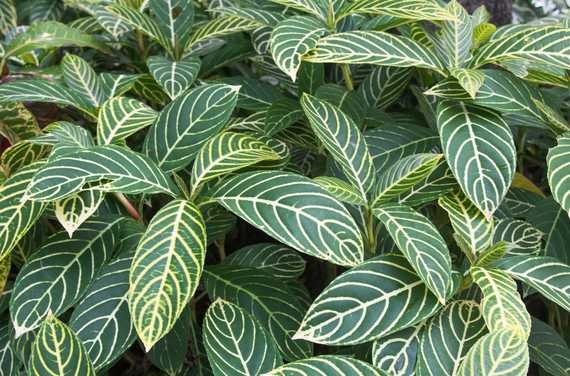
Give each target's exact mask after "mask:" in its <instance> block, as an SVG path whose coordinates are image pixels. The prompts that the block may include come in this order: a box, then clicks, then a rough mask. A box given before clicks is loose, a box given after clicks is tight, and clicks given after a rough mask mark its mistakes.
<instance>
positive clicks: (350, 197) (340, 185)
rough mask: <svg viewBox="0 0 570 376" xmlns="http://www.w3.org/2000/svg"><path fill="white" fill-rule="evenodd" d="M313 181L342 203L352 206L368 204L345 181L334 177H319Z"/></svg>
mask: <svg viewBox="0 0 570 376" xmlns="http://www.w3.org/2000/svg"><path fill="white" fill-rule="evenodd" d="M313 181H314V182H315V183H317V184H318V185H320V186H321V187H323V188H324V189H325V190H326V191H327V192H328V193H330V194H331V195H332V196H333V197H334V198H336V199H337V200H339V201H340V202H346V203H348V204H352V205H365V204H366V201H364V200H363V199H362V197H361V196H360V194H359V193H358V191H357V190H356V188H354V187H353V186H352V185H350V184H349V183H347V182H345V181H344V180H341V179H338V178H335V177H332V176H317V177H316V178H314V179H313Z"/></svg>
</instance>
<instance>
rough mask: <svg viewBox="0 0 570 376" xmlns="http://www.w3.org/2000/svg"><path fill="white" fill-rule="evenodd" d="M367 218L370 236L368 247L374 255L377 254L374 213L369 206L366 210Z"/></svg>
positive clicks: (367, 230)
mask: <svg viewBox="0 0 570 376" xmlns="http://www.w3.org/2000/svg"><path fill="white" fill-rule="evenodd" d="M364 215H365V220H366V237H367V238H368V247H369V248H370V253H371V254H372V255H375V254H376V234H375V233H374V214H373V213H372V209H371V208H369V207H367V208H366V209H365V212H364Z"/></svg>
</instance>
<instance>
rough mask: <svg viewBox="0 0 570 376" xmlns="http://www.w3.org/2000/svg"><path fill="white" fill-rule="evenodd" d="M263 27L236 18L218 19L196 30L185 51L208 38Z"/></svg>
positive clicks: (247, 20) (252, 21) (253, 21)
mask: <svg viewBox="0 0 570 376" xmlns="http://www.w3.org/2000/svg"><path fill="white" fill-rule="evenodd" d="M260 26H263V24H262V23H260V22H259V21H255V20H251V19H246V18H242V17H236V16H223V17H218V18H215V19H213V20H211V21H210V22H208V23H206V24H204V25H202V26H200V27H199V28H198V29H196V30H195V31H194V32H193V33H192V36H191V38H190V41H189V44H188V46H187V49H188V48H190V47H192V46H194V45H196V44H198V43H200V42H203V41H205V40H206V39H210V38H219V37H223V36H226V35H230V34H234V33H239V32H242V31H250V30H254V29H257V28H258V27H260Z"/></svg>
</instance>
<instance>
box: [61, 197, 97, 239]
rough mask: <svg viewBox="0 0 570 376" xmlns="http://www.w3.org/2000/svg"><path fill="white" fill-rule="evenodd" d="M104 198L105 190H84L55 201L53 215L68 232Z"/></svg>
mask: <svg viewBox="0 0 570 376" xmlns="http://www.w3.org/2000/svg"><path fill="white" fill-rule="evenodd" d="M104 199H105V192H101V191H95V190H91V189H90V190H86V191H83V192H78V193H76V194H74V195H72V196H68V197H66V198H64V199H62V200H58V201H56V202H55V217H56V218H57V220H58V221H59V223H60V224H61V226H62V227H63V228H64V229H65V231H66V232H67V233H68V234H69V237H70V238H71V237H72V236H73V233H74V232H75V231H76V230H77V229H78V228H79V226H81V224H83V222H85V221H86V220H87V219H89V217H91V216H92V215H93V214H95V212H96V211H97V209H98V208H99V205H101V203H102V202H103V200H104Z"/></svg>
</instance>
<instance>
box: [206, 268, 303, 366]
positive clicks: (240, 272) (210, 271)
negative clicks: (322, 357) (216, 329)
mask: <svg viewBox="0 0 570 376" xmlns="http://www.w3.org/2000/svg"><path fill="white" fill-rule="evenodd" d="M204 284H205V286H206V290H207V291H208V296H209V297H210V300H215V299H218V298H221V299H224V300H227V301H229V302H232V303H234V304H237V305H238V306H240V307H241V308H243V309H244V310H246V311H247V312H248V313H249V314H251V315H252V316H254V317H255V318H256V319H257V320H259V322H260V323H261V325H263V327H264V328H265V329H266V330H267V331H268V333H270V334H271V336H272V337H273V339H274V340H275V343H276V344H277V347H278V348H279V351H280V352H281V354H282V355H283V357H284V358H285V359H286V360H296V359H303V358H306V357H308V356H311V354H312V346H311V344H310V343H308V342H305V341H296V340H293V339H292V338H291V337H292V335H293V333H294V332H295V330H297V328H298V327H299V324H300V322H301V319H302V318H303V313H304V310H303V308H302V304H301V303H300V301H299V300H298V299H297V298H296V297H295V295H293V294H291V290H290V289H289V288H288V287H287V284H286V282H285V281H282V280H279V279H276V278H275V277H274V276H273V275H271V274H269V273H268V272H267V271H264V270H260V269H257V268H251V267H243V266H236V265H215V266H210V267H207V268H206V269H205V271H204Z"/></svg>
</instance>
